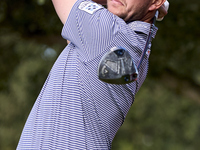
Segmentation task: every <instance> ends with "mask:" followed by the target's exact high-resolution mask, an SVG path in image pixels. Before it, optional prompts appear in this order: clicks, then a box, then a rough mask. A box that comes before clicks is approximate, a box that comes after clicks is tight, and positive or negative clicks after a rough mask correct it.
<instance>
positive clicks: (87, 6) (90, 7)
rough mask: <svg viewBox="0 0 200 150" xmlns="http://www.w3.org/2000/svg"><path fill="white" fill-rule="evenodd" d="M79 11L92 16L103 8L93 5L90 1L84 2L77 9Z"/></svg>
mask: <svg viewBox="0 0 200 150" xmlns="http://www.w3.org/2000/svg"><path fill="white" fill-rule="evenodd" d="M78 8H79V9H80V10H83V11H86V12H87V13H89V14H93V13H94V12H95V11H97V10H99V9H101V8H103V6H101V5H99V4H97V3H93V2H91V1H84V2H82V3H81V4H80V5H79V7H78Z"/></svg>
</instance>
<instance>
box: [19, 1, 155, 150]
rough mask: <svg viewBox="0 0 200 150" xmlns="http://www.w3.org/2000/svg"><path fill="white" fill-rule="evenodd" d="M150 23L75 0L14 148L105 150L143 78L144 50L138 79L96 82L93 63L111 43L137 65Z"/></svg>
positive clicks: (21, 149) (29, 149)
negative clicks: (126, 18) (56, 53)
mask: <svg viewBox="0 0 200 150" xmlns="http://www.w3.org/2000/svg"><path fill="white" fill-rule="evenodd" d="M150 26H151V25H150V24H148V23H145V22H140V21H134V22H131V23H128V24H127V23H126V22H124V20H122V19H121V18H119V17H117V16H115V15H113V14H112V13H110V12H109V11H108V10H107V9H105V8H104V7H103V6H101V5H99V4H96V3H94V2H92V1H90V0H87V1H86V0H77V2H76V3H75V4H74V6H73V8H72V10H71V12H70V15H69V17H68V19H67V21H66V23H65V25H64V27H63V30H62V36H63V38H65V39H67V40H69V41H71V42H70V44H68V46H66V48H64V50H63V51H62V53H61V54H60V56H59V57H58V59H57V60H56V62H55V64H54V65H53V67H52V69H51V71H50V73H49V76H48V78H47V80H46V82H45V84H44V86H43V88H42V90H41V92H40V94H39V96H38V98H37V100H36V102H35V104H34V106H33V108H32V110H31V112H30V115H29V117H28V119H27V121H26V124H25V126H24V129H23V132H22V134H21V138H20V141H19V144H18V147H17V149H18V150H39V149H40V150H68V149H72V150H79V149H105V150H106V149H111V145H112V140H113V138H114V136H115V134H116V133H117V131H118V129H119V128H120V126H121V125H122V124H123V122H124V119H125V117H126V115H127V113H128V111H129V109H130V107H131V105H132V103H133V101H134V96H135V94H136V93H137V91H138V90H139V88H140V87H141V85H142V83H143V81H144V80H145V78H146V74H147V70H148V56H149V53H147V54H146V56H145V57H144V61H143V62H142V64H141V68H140V70H139V78H138V81H137V82H132V83H130V84H125V85H115V84H108V83H104V82H102V81H100V80H99V79H98V73H97V68H98V64H99V61H100V59H101V58H102V56H103V55H104V54H105V53H106V52H108V51H109V50H110V49H111V48H112V47H116V46H121V47H124V48H126V49H127V50H128V51H129V53H130V55H131V56H132V58H133V60H134V62H135V64H137V63H138V62H139V60H140V57H141V54H142V51H143V50H144V47H145V44H146V40H147V35H148V33H149V30H150ZM156 31H157V28H156V29H155V30H154V32H153V34H152V37H154V36H155V34H156ZM150 47H151V44H149V46H148V52H150Z"/></svg>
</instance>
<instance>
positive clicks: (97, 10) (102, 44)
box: [62, 0, 125, 59]
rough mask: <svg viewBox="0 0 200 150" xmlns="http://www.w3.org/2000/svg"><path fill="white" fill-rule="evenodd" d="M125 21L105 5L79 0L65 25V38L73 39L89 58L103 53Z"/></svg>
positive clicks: (63, 31)
mask: <svg viewBox="0 0 200 150" xmlns="http://www.w3.org/2000/svg"><path fill="white" fill-rule="evenodd" d="M122 24H125V22H124V21H123V20H122V19H121V18H119V17H117V16H115V15H113V14H112V13H110V12H109V11H108V10H107V9H105V8H104V7H103V6H101V5H99V4H97V3H95V2H93V1H90V0H88V1H85V0H78V1H77V2H76V3H75V5H74V6H73V8H72V10H71V12H70V14H69V17H68V19H67V21H66V23H65V25H64V27H63V30H62V36H63V38H65V39H67V40H69V41H71V43H73V44H74V45H75V46H76V47H77V48H78V49H80V50H82V53H84V55H86V56H87V57H88V58H89V59H91V58H93V57H95V56H96V55H98V54H99V53H101V52H102V51H103V50H104V49H105V48H106V47H107V46H108V45H109V44H110V43H111V42H112V41H113V39H114V38H115V36H116V35H117V34H118V32H119V31H120V30H121V29H120V28H121V25H122Z"/></svg>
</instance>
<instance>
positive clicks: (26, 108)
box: [0, 0, 200, 150]
mask: <svg viewBox="0 0 200 150" xmlns="http://www.w3.org/2000/svg"><path fill="white" fill-rule="evenodd" d="M169 1H170V0H169ZM199 9H200V1H199V0H190V1H188V0H173V1H172V0H171V1H170V9H169V14H168V15H167V16H166V17H165V19H164V20H163V21H162V22H157V24H156V25H157V26H158V27H159V30H158V33H157V36H156V39H154V40H153V47H152V53H151V57H150V69H149V74H148V77H147V79H146V81H145V83H144V85H143V86H142V88H141V90H140V91H139V93H138V94H137V95H136V100H135V102H134V104H133V106H132V108H131V110H130V112H129V114H128V116H127V118H126V120H125V122H124V124H123V125H122V127H121V129H120V130H119V132H118V133H117V135H116V137H115V139H114V141H113V148H112V149H114V150H161V149H162V150H197V149H199V147H200V142H199V139H200V119H199V118H200V92H199V91H200V65H199V58H200V42H199V40H200V36H199V34H200V28H199V26H198V24H199V20H200V15H199V11H200V10H199ZM61 29H62V24H61V22H60V21H59V19H58V17H57V15H56V13H55V11H54V8H53V5H52V3H51V1H49V0H29V1H26V0H18V1H12V0H1V1H0V149H2V150H13V149H15V148H16V146H17V143H18V140H19V137H20V134H21V132H22V129H23V126H24V124H25V121H26V119H27V116H28V114H29V112H30V110H31V107H32V105H33V104H34V102H35V100H36V98H37V95H38V94H39V92H40V90H41V88H42V85H43V83H44V82H45V79H46V77H47V76H48V73H49V71H50V69H51V67H52V65H53V63H54V62H55V60H56V58H57V57H58V55H59V53H60V52H61V51H62V49H63V48H64V47H65V46H66V41H65V40H63V39H62V38H61V36H60V33H61Z"/></svg>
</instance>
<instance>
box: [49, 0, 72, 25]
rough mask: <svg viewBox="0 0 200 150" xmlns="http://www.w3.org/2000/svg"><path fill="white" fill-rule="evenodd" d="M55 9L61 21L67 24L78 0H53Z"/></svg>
mask: <svg viewBox="0 0 200 150" xmlns="http://www.w3.org/2000/svg"><path fill="white" fill-rule="evenodd" d="M52 2H53V5H54V7H55V10H56V12H57V14H58V17H59V18H60V20H61V22H62V23H63V24H65V22H66V21H67V17H68V16H69V13H70V11H71V9H72V7H73V5H74V4H75V2H76V0H52Z"/></svg>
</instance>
